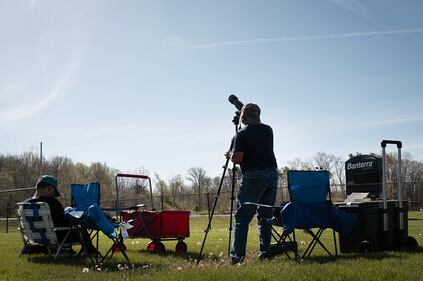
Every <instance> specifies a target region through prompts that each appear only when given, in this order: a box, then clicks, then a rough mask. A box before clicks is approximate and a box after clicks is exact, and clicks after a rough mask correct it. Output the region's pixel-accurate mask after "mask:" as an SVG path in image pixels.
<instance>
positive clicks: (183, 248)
mask: <svg viewBox="0 0 423 281" xmlns="http://www.w3.org/2000/svg"><path fill="white" fill-rule="evenodd" d="M187 251H188V246H187V244H186V243H185V242H184V241H181V240H180V241H178V243H177V244H176V247H175V252H176V253H178V254H185V253H186V252H187Z"/></svg>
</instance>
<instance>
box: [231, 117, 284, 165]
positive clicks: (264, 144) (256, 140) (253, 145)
mask: <svg viewBox="0 0 423 281" xmlns="http://www.w3.org/2000/svg"><path fill="white" fill-rule="evenodd" d="M232 151H233V152H244V160H243V162H242V163H241V170H242V172H243V173H245V172H246V171H248V170H252V169H271V168H276V167H277V163H276V158H275V154H274V152H273V130H272V128H271V127H270V126H268V125H266V124H256V125H247V126H245V127H244V128H242V129H241V130H239V131H238V132H237V134H236V136H235V138H234V147H233V149H232Z"/></svg>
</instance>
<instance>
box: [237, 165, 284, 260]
mask: <svg viewBox="0 0 423 281" xmlns="http://www.w3.org/2000/svg"><path fill="white" fill-rule="evenodd" d="M277 186H278V172H277V169H276V168H275V169H269V170H253V171H248V172H246V173H244V174H243V176H242V181H241V186H240V190H239V193H238V196H237V210H236V214H235V223H234V241H233V244H232V250H231V258H232V261H234V262H240V261H242V260H243V259H244V257H245V252H246V246H247V235H248V225H249V224H250V222H251V220H252V219H253V217H254V215H255V213H256V211H257V213H258V215H257V221H258V229H259V242H260V254H261V255H263V254H269V248H270V240H271V227H270V225H268V224H267V223H266V222H265V220H266V219H270V218H271V217H272V211H273V209H272V208H265V207H260V208H258V209H257V206H255V205H249V204H244V203H245V202H253V203H258V204H265V205H273V204H274V203H275V197H276V189H277Z"/></svg>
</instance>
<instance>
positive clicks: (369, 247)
mask: <svg viewBox="0 0 423 281" xmlns="http://www.w3.org/2000/svg"><path fill="white" fill-rule="evenodd" d="M359 249H360V252H362V253H370V252H373V243H372V242H370V241H368V240H363V241H361V242H360V246H359Z"/></svg>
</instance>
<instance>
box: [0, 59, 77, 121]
mask: <svg viewBox="0 0 423 281" xmlns="http://www.w3.org/2000/svg"><path fill="white" fill-rule="evenodd" d="M79 66H80V62H79V60H74V61H72V62H71V63H70V64H69V65H68V67H67V68H66V69H65V71H64V72H63V74H62V75H61V76H60V78H59V79H58V80H57V82H56V83H55V84H54V85H53V87H52V88H51V89H50V90H49V92H48V94H47V95H46V96H45V97H44V98H41V99H40V100H39V101H38V102H36V103H32V104H31V105H25V106H20V107H16V108H14V109H12V110H9V111H6V112H2V113H0V123H7V122H11V121H15V120H18V119H22V118H26V117H28V116H31V115H33V114H35V113H37V112H39V111H41V110H43V109H45V108H46V107H47V106H48V105H49V104H50V103H52V102H53V101H54V100H55V99H56V98H57V97H58V96H59V95H61V94H63V93H65V92H66V91H67V90H68V88H69V87H70V86H71V84H72V81H73V80H74V78H75V73H76V72H77V71H78V69H79Z"/></svg>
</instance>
